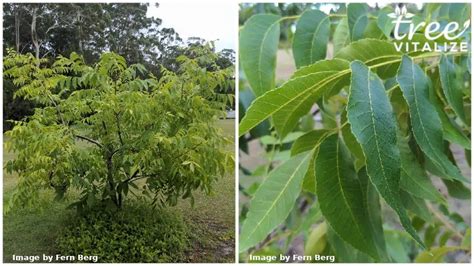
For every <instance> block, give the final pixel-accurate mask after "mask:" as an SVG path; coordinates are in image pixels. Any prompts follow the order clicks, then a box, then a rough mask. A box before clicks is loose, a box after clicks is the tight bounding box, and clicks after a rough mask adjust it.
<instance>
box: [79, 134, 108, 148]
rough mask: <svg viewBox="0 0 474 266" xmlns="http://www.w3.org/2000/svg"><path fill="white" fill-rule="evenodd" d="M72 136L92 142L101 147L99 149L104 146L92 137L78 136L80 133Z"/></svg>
mask: <svg viewBox="0 0 474 266" xmlns="http://www.w3.org/2000/svg"><path fill="white" fill-rule="evenodd" d="M74 136H75V137H76V138H78V139H82V140H85V141H88V142H90V143H93V144H95V145H97V146H99V148H101V149H102V148H103V147H104V146H103V145H102V144H100V143H99V142H98V141H96V140H93V139H90V138H88V137H84V136H80V135H74Z"/></svg>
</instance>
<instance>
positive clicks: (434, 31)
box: [388, 6, 471, 52]
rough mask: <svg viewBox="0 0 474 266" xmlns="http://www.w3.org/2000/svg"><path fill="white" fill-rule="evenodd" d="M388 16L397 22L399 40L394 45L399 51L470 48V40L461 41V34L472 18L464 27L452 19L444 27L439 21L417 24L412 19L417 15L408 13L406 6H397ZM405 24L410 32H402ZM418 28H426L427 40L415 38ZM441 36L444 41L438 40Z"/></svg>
mask: <svg viewBox="0 0 474 266" xmlns="http://www.w3.org/2000/svg"><path fill="white" fill-rule="evenodd" d="M388 16H389V17H391V18H394V19H395V20H394V21H392V23H394V24H395V28H394V38H395V40H397V42H394V45H395V48H396V49H397V51H399V52H400V51H404V52H414V51H421V52H467V51H468V49H469V46H468V42H466V41H461V36H462V35H463V34H464V33H465V32H466V30H467V29H468V28H469V27H470V25H471V20H470V19H468V20H467V21H466V22H464V25H463V27H462V28H461V27H460V25H459V23H458V22H455V21H451V22H449V23H448V24H446V25H445V26H444V28H443V29H442V28H441V24H440V23H439V22H430V23H428V24H427V23H426V22H420V23H419V24H415V23H414V22H413V21H412V20H411V18H413V17H414V16H415V15H414V14H411V13H408V12H407V9H406V7H405V6H403V7H402V8H400V7H399V6H397V7H396V8H395V13H390V14H388ZM403 24H408V25H409V28H408V32H405V33H400V28H401V26H402V25H403ZM418 29H423V30H424V33H423V35H424V37H425V38H426V40H423V41H416V40H413V36H414V35H415V33H416V32H417V30H418ZM456 32H457V33H456ZM441 37H443V40H442V41H436V40H437V39H438V38H441Z"/></svg>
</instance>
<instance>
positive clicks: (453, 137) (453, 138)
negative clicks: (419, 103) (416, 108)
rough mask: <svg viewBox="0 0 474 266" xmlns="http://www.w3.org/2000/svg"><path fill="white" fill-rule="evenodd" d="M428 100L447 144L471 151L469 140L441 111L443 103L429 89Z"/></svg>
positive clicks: (432, 90)
mask: <svg viewBox="0 0 474 266" xmlns="http://www.w3.org/2000/svg"><path fill="white" fill-rule="evenodd" d="M430 89H431V90H430V100H431V103H433V105H434V107H435V108H436V112H438V115H439V118H440V119H441V124H442V126H443V137H444V139H446V140H447V141H449V142H453V143H456V144H459V145H461V146H462V147H463V148H465V149H469V150H470V149H471V140H470V139H469V138H468V137H466V135H464V133H462V131H461V129H460V128H459V127H458V126H457V125H456V123H455V122H454V121H452V120H451V119H450V118H449V117H448V115H447V114H446V112H445V111H444V110H443V106H444V105H443V103H442V102H441V99H440V97H439V96H438V95H437V94H436V92H434V89H433V88H432V87H430Z"/></svg>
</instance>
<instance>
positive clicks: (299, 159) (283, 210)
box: [239, 152, 311, 252]
mask: <svg viewBox="0 0 474 266" xmlns="http://www.w3.org/2000/svg"><path fill="white" fill-rule="evenodd" d="M310 158H311V152H305V153H301V154H298V155H296V156H294V157H292V158H290V159H289V160H288V161H286V162H285V163H283V164H282V165H280V166H279V167H277V168H275V169H274V170H273V171H272V172H271V173H270V174H269V176H268V177H267V178H266V179H265V181H264V182H263V183H262V184H261V185H260V187H259V188H258V190H257V192H256V193H255V196H254V197H253V198H252V200H251V201H250V207H249V211H248V213H247V218H246V219H245V221H244V223H243V225H242V231H241V234H240V249H239V252H243V251H245V250H247V249H249V248H251V247H253V246H254V245H256V244H257V243H258V242H260V241H262V240H263V239H264V238H265V237H266V236H267V235H268V234H269V233H270V232H271V231H272V230H273V229H274V228H275V227H277V226H278V225H279V224H281V223H282V222H283V221H284V220H285V218H286V217H287V216H288V214H289V213H290V211H291V209H292V208H293V206H294V204H295V201H296V199H297V198H298V195H299V193H300V191H301V185H302V181H303V177H304V175H305V173H306V170H307V169H308V164H309V159H310Z"/></svg>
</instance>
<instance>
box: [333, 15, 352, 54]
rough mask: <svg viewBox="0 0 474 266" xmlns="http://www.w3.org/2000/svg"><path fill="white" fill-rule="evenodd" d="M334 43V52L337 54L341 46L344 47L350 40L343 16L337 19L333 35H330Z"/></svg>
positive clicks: (347, 26)
mask: <svg viewBox="0 0 474 266" xmlns="http://www.w3.org/2000/svg"><path fill="white" fill-rule="evenodd" d="M332 42H333V44H334V54H337V53H338V52H339V51H340V50H341V49H342V48H344V47H346V46H347V45H348V44H349V43H350V42H351V39H350V35H349V25H348V24H347V18H343V19H341V20H340V21H339V23H338V24H337V26H336V29H335V30H334V36H333V37H332Z"/></svg>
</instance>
